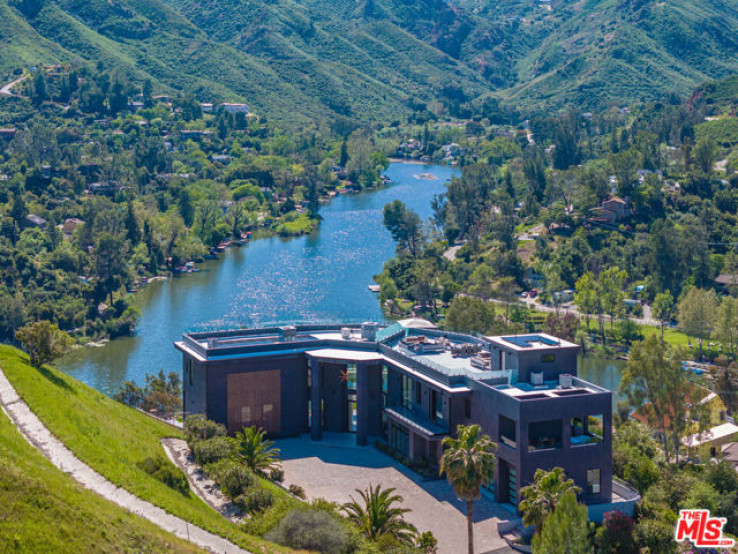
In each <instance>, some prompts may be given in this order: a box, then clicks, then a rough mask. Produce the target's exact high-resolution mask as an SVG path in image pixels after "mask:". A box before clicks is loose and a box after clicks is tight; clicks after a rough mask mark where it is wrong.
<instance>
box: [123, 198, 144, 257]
mask: <svg viewBox="0 0 738 554" xmlns="http://www.w3.org/2000/svg"><path fill="white" fill-rule="evenodd" d="M125 225H126V238H127V239H128V240H129V242H130V243H131V245H132V246H136V245H137V244H138V243H139V242H141V229H140V227H139V226H138V219H137V218H136V213H135V212H134V211H133V202H131V201H128V202H127V203H126V220H125Z"/></svg>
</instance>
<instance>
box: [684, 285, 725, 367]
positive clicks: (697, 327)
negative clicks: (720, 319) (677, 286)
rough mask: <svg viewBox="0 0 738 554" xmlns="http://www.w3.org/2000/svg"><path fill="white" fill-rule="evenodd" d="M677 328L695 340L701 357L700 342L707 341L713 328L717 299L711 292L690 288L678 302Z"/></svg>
mask: <svg viewBox="0 0 738 554" xmlns="http://www.w3.org/2000/svg"><path fill="white" fill-rule="evenodd" d="M678 311H679V326H680V327H681V328H682V330H683V331H684V332H685V333H687V335H690V336H692V337H695V338H696V339H697V342H698V344H699V348H700V358H701V357H702V341H703V339H709V338H710V334H711V333H712V331H713V329H714V327H715V312H716V311H717V298H716V296H715V293H714V292H713V291H711V290H703V289H698V288H696V287H691V288H690V289H689V290H688V291H687V293H686V294H685V295H684V297H683V298H682V299H681V300H680V301H679V307H678Z"/></svg>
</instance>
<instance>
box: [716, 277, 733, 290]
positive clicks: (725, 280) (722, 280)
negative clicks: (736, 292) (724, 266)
mask: <svg viewBox="0 0 738 554" xmlns="http://www.w3.org/2000/svg"><path fill="white" fill-rule="evenodd" d="M715 285H716V287H715V288H717V289H718V290H719V291H720V292H728V291H729V290H730V288H731V287H735V286H738V275H736V274H734V273H722V274H720V275H718V276H717V278H716V279H715Z"/></svg>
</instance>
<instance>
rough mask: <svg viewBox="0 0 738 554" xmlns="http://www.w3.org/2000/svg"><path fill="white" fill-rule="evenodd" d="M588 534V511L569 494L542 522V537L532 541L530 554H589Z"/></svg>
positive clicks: (566, 493) (591, 550)
mask: <svg viewBox="0 0 738 554" xmlns="http://www.w3.org/2000/svg"><path fill="white" fill-rule="evenodd" d="M588 533H589V526H588V520H587V507H586V506H585V505H584V504H580V503H579V502H577V495H576V494H575V493H574V492H573V491H571V490H568V491H566V492H565V493H563V494H562V495H561V500H560V501H559V504H558V506H556V509H555V510H554V511H553V513H552V514H551V515H549V516H548V517H547V518H546V520H545V521H544V523H543V528H542V529H541V533H540V534H537V535H536V536H535V537H533V554H539V553H540V554H591V553H592V552H593V549H592V544H591V543H590V542H589V537H588Z"/></svg>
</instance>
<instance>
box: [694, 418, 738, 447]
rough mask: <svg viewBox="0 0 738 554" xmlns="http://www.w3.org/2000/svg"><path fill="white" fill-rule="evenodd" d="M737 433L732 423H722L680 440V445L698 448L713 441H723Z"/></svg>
mask: <svg viewBox="0 0 738 554" xmlns="http://www.w3.org/2000/svg"><path fill="white" fill-rule="evenodd" d="M736 433H738V425H734V424H732V423H723V424H722V425H718V426H717V427H713V428H712V429H708V430H707V431H705V432H704V433H695V434H694V435H690V436H688V437H684V438H683V439H682V443H683V444H684V445H685V446H688V447H690V446H691V447H694V446H700V445H702V444H707V443H710V442H712V441H715V440H719V439H724V438H726V437H729V436H731V435H735V434H736Z"/></svg>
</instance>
